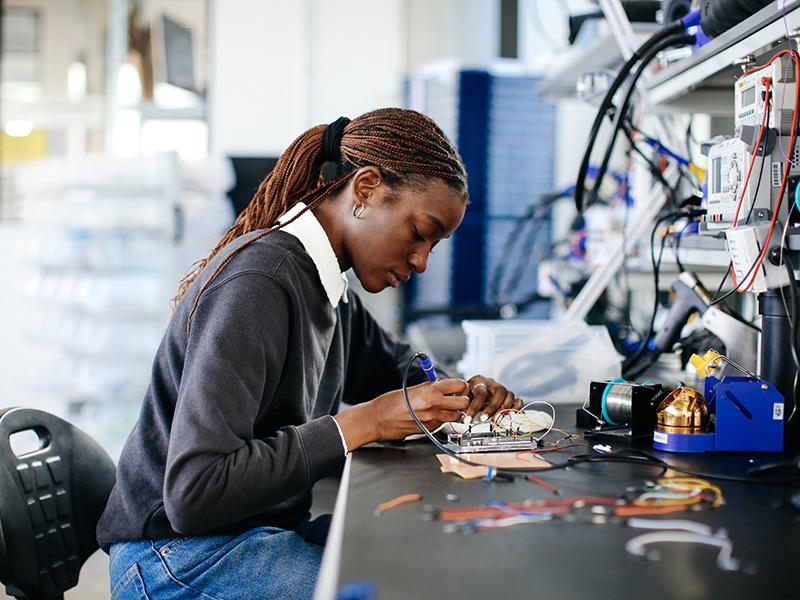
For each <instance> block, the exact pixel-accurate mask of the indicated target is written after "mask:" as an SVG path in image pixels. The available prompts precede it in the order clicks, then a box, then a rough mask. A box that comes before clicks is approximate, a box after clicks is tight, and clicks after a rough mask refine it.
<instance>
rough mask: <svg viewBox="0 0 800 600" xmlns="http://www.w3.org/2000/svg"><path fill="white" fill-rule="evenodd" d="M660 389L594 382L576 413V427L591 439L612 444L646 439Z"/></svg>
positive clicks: (650, 386)
mask: <svg viewBox="0 0 800 600" xmlns="http://www.w3.org/2000/svg"><path fill="white" fill-rule="evenodd" d="M661 392H662V389H661V386H660V385H658V384H654V383H645V384H642V385H638V384H635V383H628V382H627V381H624V380H622V379H614V380H612V381H602V382H598V381H593V382H592V383H591V385H590V386H589V396H588V397H587V399H586V402H584V404H583V406H582V407H581V408H579V409H578V411H577V413H576V422H577V424H578V426H579V427H584V428H586V432H585V435H587V436H591V438H592V439H607V440H612V441H615V442H633V441H637V440H649V439H650V438H651V437H652V435H653V428H654V427H655V423H656V406H658V402H659V399H660V397H661Z"/></svg>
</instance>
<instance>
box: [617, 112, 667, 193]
mask: <svg viewBox="0 0 800 600" xmlns="http://www.w3.org/2000/svg"><path fill="white" fill-rule="evenodd" d="M622 131H623V132H624V133H625V137H626V138H627V139H628V142H629V143H630V145H631V150H633V151H634V152H636V154H638V155H639V156H640V157H641V158H642V159H643V160H644V161H645V163H647V166H648V167H649V171H650V174H651V175H652V176H653V177H654V178H655V179H656V181H658V182H659V183H660V184H661V185H662V186H663V187H664V190H665V191H666V192H667V196H668V197H669V201H670V204H672V206H673V207H675V208H677V207H678V202H677V200H676V199H675V189H674V188H673V187H672V186H671V185H670V184H669V181H667V179H666V177H664V174H663V173H662V172H661V169H660V168H659V167H658V165H657V164H656V163H655V162H654V161H653V160H652V159H651V158H650V157H649V156H647V155H646V154H645V153H644V152H643V151H642V149H641V148H639V146H638V145H637V144H636V141H635V140H634V139H633V132H632V130H631V127H630V125H628V126H625V125H624V124H623V127H622Z"/></svg>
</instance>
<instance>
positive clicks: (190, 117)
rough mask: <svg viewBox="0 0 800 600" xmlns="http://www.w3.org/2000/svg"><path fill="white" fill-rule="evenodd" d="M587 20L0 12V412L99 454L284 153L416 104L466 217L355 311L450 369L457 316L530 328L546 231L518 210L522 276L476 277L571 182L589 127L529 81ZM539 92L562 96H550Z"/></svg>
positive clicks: (136, 0) (272, 9)
mask: <svg viewBox="0 0 800 600" xmlns="http://www.w3.org/2000/svg"><path fill="white" fill-rule="evenodd" d="M596 10H597V7H596V6H595V5H593V4H592V3H591V2H580V1H574V2H558V1H550V0H536V1H533V0H531V1H523V0H520V1H499V0H435V1H425V0H385V1H382V2H370V1H368V0H346V1H343V2H327V1H324V0H303V1H294V0H286V1H278V0H272V1H256V0H225V1H224V2H223V1H221V0H5V1H4V2H3V4H2V49H1V50H0V60H1V61H2V69H0V73H1V74H2V79H1V80H0V99H1V100H2V113H0V117H1V119H2V131H0V192H1V194H0V280H1V281H2V282H3V283H2V294H0V332H2V333H1V334H0V339H2V345H1V349H0V352H1V353H2V354H0V381H2V386H0V387H1V388H2V390H3V399H2V403H3V404H4V405H27V406H36V407H39V408H43V409H44V410H48V411H51V412H54V413H56V414H58V415H61V416H64V417H66V418H68V419H69V420H71V421H72V422H74V423H76V424H78V425H79V426H81V427H83V428H84V429H86V430H87V431H89V433H91V434H92V435H93V436H94V437H95V438H96V439H98V440H100V441H101V443H102V444H103V445H104V446H105V447H106V448H107V449H108V450H109V452H111V454H112V456H116V455H117V454H118V452H119V449H120V448H121V445H122V443H123V442H124V439H125V436H126V435H127V432H128V431H129V430H130V427H131V426H132V423H133V421H134V420H135V418H136V415H137V413H138V406H139V403H140V401H141V398H142V394H143V391H144V388H145V386H146V384H147V381H148V374H149V368H150V364H151V361H152V357H153V354H154V351H155V349H156V347H157V345H158V343H159V340H160V336H161V334H162V332H163V329H164V327H165V324H166V321H167V320H168V319H169V317H170V311H171V309H170V304H169V301H170V299H171V298H172V296H173V294H174V292H175V290H176V286H177V282H178V280H179V278H180V276H181V275H182V274H183V273H184V272H185V271H186V270H187V268H188V267H189V266H190V265H191V264H192V263H193V262H194V261H195V260H197V259H198V258H201V257H202V256H204V255H206V254H207V252H208V251H209V250H210V248H211V247H213V246H214V244H215V242H216V241H217V240H218V238H219V237H220V236H221V234H222V233H223V232H224V231H225V229H226V228H227V227H228V226H229V225H230V224H231V223H232V221H233V219H234V218H235V216H236V214H237V213H238V211H240V210H241V209H242V208H243V207H244V206H245V205H246V204H247V202H248V201H249V200H250V198H251V196H252V194H253V192H254V191H255V188H256V187H257V185H258V183H259V181H260V180H261V179H262V178H263V177H264V175H266V173H267V172H268V171H269V170H270V169H271V168H272V166H273V165H274V162H275V160H276V159H277V157H278V156H279V155H280V153H281V151H282V150H283V148H284V147H285V146H286V145H288V143H289V142H290V141H291V140H292V139H293V138H294V137H295V136H296V135H298V134H299V133H300V132H302V131H303V130H305V129H307V128H308V127H310V126H312V125H315V124H319V123H326V122H331V121H333V120H334V119H336V118H337V117H338V116H340V115H347V116H351V117H353V116H356V115H358V114H360V113H363V112H366V111H368V110H371V109H374V108H377V107H381V106H405V107H412V108H416V109H418V110H422V111H424V112H426V113H427V114H429V115H430V116H432V117H433V118H434V119H435V120H436V121H437V122H438V123H439V124H440V125H441V126H442V127H443V128H444V129H445V131H446V132H447V133H448V134H449V135H450V136H451V137H452V138H453V139H454V141H456V143H457V144H458V146H459V149H460V151H461V152H462V154H463V155H464V157H465V160H466V161H467V164H468V168H469V169H470V177H471V180H470V187H471V193H472V205H471V209H470V210H471V212H470V214H469V215H468V218H467V219H466V220H465V223H464V225H463V227H462V229H461V230H460V231H459V234H458V235H457V236H456V237H455V238H454V240H452V241H450V242H449V243H448V244H442V246H443V247H442V248H441V249H438V248H437V254H436V255H434V257H433V259H432V261H431V265H430V268H429V273H428V274H426V275H425V276H424V277H423V278H421V279H419V280H415V281H412V282H411V284H410V285H407V286H406V287H405V288H404V289H402V290H399V291H398V290H388V291H386V292H383V293H381V294H378V295H374V296H371V295H368V296H369V297H368V298H367V301H368V303H369V306H370V307H371V309H372V310H373V312H374V313H375V314H376V316H377V317H378V319H379V320H380V321H381V322H382V323H383V324H384V325H385V326H386V327H388V328H390V329H392V330H393V331H395V332H397V333H401V334H406V335H411V336H412V337H413V336H415V335H416V336H417V337H418V339H417V341H418V343H419V344H428V345H433V346H436V348H433V349H434V350H438V353H439V355H441V360H443V361H444V362H449V363H450V364H454V363H455V362H456V361H457V360H458V359H459V358H460V356H461V354H462V353H463V350H464V337H463V333H461V330H460V327H458V325H457V323H458V321H459V320H460V318H462V317H469V316H486V315H489V316H497V314H496V313H497V307H498V306H500V304H503V303H504V302H505V301H507V300H514V299H520V300H521V303H522V302H523V301H525V300H526V299H528V298H529V297H533V299H534V301H528V302H527V304H525V305H524V306H523V307H522V312H523V313H524V314H530V315H533V316H547V315H548V314H549V313H550V311H551V307H550V304H551V302H550V301H549V300H541V299H540V298H539V296H538V295H537V285H538V284H537V271H536V267H537V261H538V260H539V258H541V257H543V256H545V255H546V254H547V250H548V247H549V244H550V243H551V241H552V240H553V239H554V238H553V236H554V233H553V230H552V227H553V225H554V223H555V221H557V218H554V217H553V215H557V214H558V213H557V212H555V213H553V212H547V214H544V213H543V214H542V215H540V217H541V218H540V219H539V221H540V224H539V225H538V226H537V231H536V232H535V235H531V236H529V237H530V240H529V242H528V246H529V247H528V248H527V249H526V248H523V249H522V252H523V253H525V254H526V257H525V260H520V261H518V262H519V264H516V263H513V261H512V262H509V264H508V268H507V269H506V272H505V273H503V272H500V273H498V272H497V271H498V267H497V263H498V257H499V256H500V255H501V254H503V253H504V244H505V242H506V241H507V239H508V238H509V234H513V233H514V232H513V231H512V230H513V228H514V223H515V219H516V218H517V217H519V216H520V215H522V214H523V213H525V211H527V210H528V209H529V207H530V206H531V205H532V203H535V202H536V201H538V199H539V198H541V197H542V196H543V195H545V194H547V193H550V192H552V191H553V190H556V189H557V188H559V187H563V186H565V185H567V184H568V183H569V182H570V180H571V178H573V177H574V171H575V169H576V167H577V160H578V158H577V155H578V154H579V152H580V150H581V148H582V145H583V143H584V138H585V135H586V134H585V130H586V128H587V123H588V122H590V119H591V118H592V116H593V111H592V108H591V107H590V106H587V105H585V104H583V103H581V102H579V101H577V100H574V99H572V98H571V96H573V89H574V81H573V82H572V86H573V87H572V88H570V85H571V84H570V82H569V81H568V80H562V79H563V77H562V76H561V75H558V76H555V77H551V78H550V80H548V79H547V74H548V73H549V72H551V71H552V70H553V68H554V67H556V66H558V65H559V64H561V63H560V62H559V61H561V62H563V54H564V52H565V50H575V49H577V48H579V47H580V46H581V45H582V44H583V45H586V44H589V43H591V41H592V40H593V39H594V38H596V36H598V35H600V32H599V29H602V27H601V24H600V23H598V22H597V21H595V22H593V23H590V25H591V26H585V27H584V28H583V29H584V31H583V32H582V33H581V35H582V36H583V38H585V39H584V40H583V41H581V39H578V40H577V41H575V40H574V39H573V40H572V44H573V45H570V39H569V38H570V21H569V15H570V14H572V13H582V12H592V11H596ZM573 28H574V25H573ZM573 33H574V32H573ZM612 59H613V57H612ZM566 77H567V78H568V77H569V74H567V75H566ZM543 81H544V82H545V83H547V82H548V81H549V85H550V87H553V85H556V86H561V87H562V88H563V89H565V90H568V92H567V93H565V94H564V97H563V98H557V101H556V100H555V99H554V96H553V95H552V94H550V95H549V96H547V95H545V94H544V93H543V91H542V90H541V89H540V87H541V84H542V82H543ZM540 250H541V251H540ZM500 270H501V271H502V269H500ZM454 282H456V283H454ZM421 320H422V322H424V323H426V326H425V327H419V323H420V321H421ZM415 324H416V326H415ZM409 328H410V329H409ZM439 330H441V332H442V333H440V334H437V335H432V336H431V335H429V336H428V338H430V339H422V337H421V336H422V334H421V333H420V332H421V331H426V332H430V331H439ZM448 332H449V333H448Z"/></svg>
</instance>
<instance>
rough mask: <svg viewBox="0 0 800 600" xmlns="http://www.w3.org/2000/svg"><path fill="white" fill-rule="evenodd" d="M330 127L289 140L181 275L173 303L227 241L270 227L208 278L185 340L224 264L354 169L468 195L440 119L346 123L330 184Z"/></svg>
mask: <svg viewBox="0 0 800 600" xmlns="http://www.w3.org/2000/svg"><path fill="white" fill-rule="evenodd" d="M325 128H326V125H318V126H316V127H312V128H311V129H309V130H308V131H306V132H305V133H303V134H301V135H300V136H299V137H298V138H297V139H296V140H294V141H293V142H292V143H291V145H290V146H289V147H288V148H287V149H286V150H285V151H284V152H283V154H281V156H280V158H279V159H278V162H277V164H276V165H275V168H274V169H273V170H272V172H271V173H270V174H269V175H267V176H266V177H265V178H264V180H263V181H262V182H261V184H260V185H259V187H258V190H257V191H256V193H255V195H254V196H253V199H252V200H251V201H250V203H249V204H248V206H247V208H246V209H245V210H244V211H243V212H242V213H241V214H240V215H239V217H238V218H237V219H236V221H235V223H234V224H233V225H232V226H231V228H230V229H228V231H227V232H226V233H225V235H224V236H223V237H222V239H221V240H220V241H219V243H218V244H217V245H216V247H215V248H214V249H213V250H212V251H211V254H210V255H209V256H208V257H206V258H204V259H202V260H199V261H197V262H196V263H195V264H194V265H192V267H191V268H190V270H189V272H188V273H187V274H186V275H185V276H184V277H183V279H182V280H181V283H180V286H179V287H178V292H177V294H176V296H175V298H173V306H175V305H177V303H178V302H179V301H180V300H181V299H182V298H183V297H184V296H185V295H186V292H187V290H188V289H189V286H191V284H192V283H193V282H194V281H195V280H196V279H197V278H198V277H199V275H200V273H202V272H203V270H204V269H205V268H206V266H207V265H208V263H209V262H210V261H211V260H212V259H213V258H214V257H215V256H216V255H217V254H219V252H220V251H221V250H222V249H223V248H224V247H225V246H227V245H228V244H230V243H231V242H232V241H233V240H235V239H236V238H238V237H239V236H241V235H244V234H246V233H249V232H251V231H256V230H259V229H264V230H265V231H263V232H261V233H259V234H258V235H256V236H254V237H252V238H250V239H249V240H248V241H247V242H245V243H243V244H240V245H239V246H237V247H236V248H234V249H233V250H232V251H231V252H229V253H228V254H227V255H226V256H225V258H224V259H223V260H222V261H221V262H220V263H219V265H217V267H216V268H215V269H214V271H213V272H212V273H211V275H210V276H209V277H208V278H207V279H206V281H205V282H204V283H203V286H202V287H201V288H200V291H199V292H198V293H197V296H196V297H195V300H194V303H193V305H192V308H191V310H190V312H189V316H188V318H187V321H186V337H187V340H188V337H189V332H190V327H191V320H192V316H193V315H194V313H195V310H197V306H198V304H199V303H200V297H201V296H202V294H203V292H204V291H205V290H206V289H207V288H208V286H209V285H210V284H211V282H212V281H213V280H214V278H215V277H216V276H217V274H218V273H219V272H220V271H221V270H222V268H223V267H224V266H225V265H226V264H227V263H228V262H229V261H230V260H231V259H232V258H233V257H234V256H236V254H238V253H239V252H241V251H242V250H243V249H244V248H245V247H247V246H248V245H250V244H252V243H253V242H255V241H257V240H260V239H262V238H264V237H266V236H268V235H270V234H271V233H274V232H275V231H278V230H279V229H280V228H281V227H283V226H284V225H286V224H288V223H290V222H292V221H294V220H295V219H297V218H299V217H300V216H301V215H302V214H303V213H304V212H306V211H307V210H312V209H313V208H315V207H316V206H318V205H319V204H320V203H321V202H322V201H323V200H324V199H325V198H327V197H329V196H331V195H332V194H334V193H336V192H338V191H340V190H341V189H343V188H344V187H345V186H346V185H347V183H348V181H350V179H351V178H352V176H353V174H354V172H355V170H356V169H359V168H361V167H365V166H369V165H372V166H376V167H378V168H379V169H380V171H381V173H382V174H383V177H384V180H385V182H386V184H387V185H388V186H389V187H392V188H395V187H402V186H407V185H411V186H415V185H422V184H424V179H425V178H429V177H438V178H440V179H442V180H444V181H445V183H447V184H448V185H449V186H450V187H451V188H453V189H455V190H456V191H458V192H460V193H462V194H463V195H464V198H465V199H466V195H467V174H466V170H465V169H464V164H463V163H462V161H461V157H460V156H459V155H458V152H457V151H456V149H455V148H454V147H453V145H452V143H451V142H450V140H448V139H447V136H445V134H444V133H443V132H442V130H441V129H440V128H439V127H438V126H437V125H436V123H434V122H433V121H432V120H431V119H430V118H428V117H426V116H425V115H423V114H422V113H418V112H416V111H412V110H405V109H400V108H382V109H379V110H375V111H372V112H369V113H366V114H364V115H361V116H360V117H357V118H355V119H354V120H352V121H351V122H350V123H348V124H347V126H346V127H345V128H344V133H343V135H342V139H341V143H340V151H341V160H340V165H341V168H340V173H346V174H345V175H344V176H340V177H339V179H335V180H334V181H332V182H330V183H327V184H325V183H323V181H322V163H323V159H322V156H321V152H322V138H323V134H324V132H325ZM297 202H303V203H304V204H306V205H307V208H305V209H304V210H303V211H301V212H300V213H299V214H297V215H296V216H295V217H294V218H292V219H291V220H289V221H286V222H284V223H282V224H278V226H277V227H276V226H275V225H276V223H277V221H278V218H279V217H280V216H281V215H282V214H284V213H285V212H286V211H287V210H289V209H290V208H291V207H292V206H294V205H295V204H296V203H297Z"/></svg>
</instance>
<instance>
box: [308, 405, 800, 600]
mask: <svg viewBox="0 0 800 600" xmlns="http://www.w3.org/2000/svg"><path fill="white" fill-rule="evenodd" d="M563 414H568V411H564V413H563ZM573 414H574V413H573ZM579 442H580V443H582V444H586V446H585V447H580V448H570V449H566V450H564V451H563V452H557V453H551V454H547V455H544V458H547V459H548V460H550V461H551V462H554V463H558V462H562V461H563V460H564V458H565V457H566V456H568V455H569V453H572V452H577V453H583V452H586V451H587V449H589V448H590V447H591V445H592V444H591V443H588V442H584V441H583V440H579ZM435 454H436V449H435V448H434V446H433V445H432V444H430V443H429V442H427V441H418V442H410V443H405V444H397V445H391V444H383V445H379V446H376V445H373V446H368V447H365V448H362V449H360V450H358V451H356V452H355V453H354V454H353V456H352V460H351V464H350V465H348V467H347V468H346V476H345V477H344V478H343V480H342V486H346V489H345V490H344V491H345V492H346V496H347V497H346V500H345V499H344V495H345V494H341V495H340V501H339V502H338V503H337V507H336V513H337V515H335V517H334V521H336V519H337V517H338V519H339V535H338V536H337V535H336V534H335V533H334V535H332V538H331V539H330V540H329V545H334V546H335V547H334V548H333V549H330V548H329V549H328V550H326V553H327V552H329V551H330V553H331V554H333V555H336V554H340V555H339V556H333V557H330V559H329V560H326V561H325V563H324V564H323V570H328V571H331V570H332V571H333V579H331V581H333V582H335V583H334V585H335V589H342V588H343V587H344V586H346V585H347V584H348V583H351V582H354V581H367V582H371V583H372V584H374V585H375V586H376V588H377V592H378V593H377V598H379V599H381V600H389V599H394V598H403V599H408V598H552V599H558V598H589V597H596V598H637V599H641V598H648V599H653V598H681V599H688V598H726V599H727V598H800V513H798V512H797V511H796V510H795V509H794V508H793V507H792V506H791V505H790V504H789V502H788V498H789V496H790V495H791V494H792V493H797V491H798V487H799V486H797V485H795V486H765V485H753V484H744V483H726V482H721V483H719V482H717V483H719V485H720V487H721V488H722V490H723V493H724V495H725V498H726V504H725V506H723V507H721V508H718V509H716V510H706V511H688V512H681V513H675V514H672V515H666V516H664V517H654V518H663V519H690V520H692V521H697V522H701V523H705V524H708V525H710V526H712V527H713V528H714V529H715V530H716V529H719V528H724V529H726V530H727V531H728V533H729V536H730V538H731V540H732V541H733V556H734V557H735V558H738V559H740V560H741V561H742V563H743V565H744V570H745V571H747V572H726V571H722V570H720V569H719V568H718V567H717V564H716V557H717V553H718V550H717V549H716V548H712V547H708V546H700V545H695V544H677V543H676V544H659V545H658V546H657V548H658V550H659V552H660V555H661V558H660V560H658V561H651V560H646V559H643V558H637V557H634V556H631V555H629V554H628V553H627V552H626V551H625V543H626V541H627V540H629V539H631V538H633V537H635V536H637V535H639V534H642V533H646V530H643V529H632V528H630V527H627V526H626V525H625V524H624V520H620V521H621V522H613V519H612V520H611V522H608V523H606V524H589V523H571V522H564V521H561V520H554V521H552V522H546V523H535V524H523V525H518V526H515V527H510V528H504V529H496V530H491V531H484V532H480V533H473V534H464V533H460V532H459V533H445V532H444V531H443V523H442V522H439V521H432V520H429V519H430V517H429V516H428V517H427V518H426V515H427V513H426V510H425V508H426V505H434V506H452V507H455V506H477V505H482V504H485V503H487V502H489V501H491V500H495V499H497V500H501V501H522V500H526V499H528V498H532V499H544V498H553V497H554V496H553V495H552V494H550V492H548V491H547V490H545V489H544V488H542V487H541V486H539V485H537V484H535V483H532V482H528V481H524V480H517V481H515V482H513V483H505V482H498V481H492V482H487V481H483V480H463V479H460V478H458V477H456V476H455V475H445V474H443V473H441V472H440V470H439V463H438V461H437V459H436V457H435ZM654 454H655V455H657V456H659V457H661V458H664V459H666V460H668V461H671V462H672V463H673V464H675V465H680V466H684V467H686V468H691V469H695V470H703V471H714V472H721V473H727V474H732V475H741V474H743V473H744V472H745V470H746V469H747V468H749V467H752V466H755V465H759V464H765V463H770V462H775V461H776V460H778V459H780V456H776V455H774V454H761V455H752V456H751V455H742V454H736V455H734V454H728V455H704V456H697V455H692V456H688V455H676V454H668V453H655V452H654ZM676 474H677V473H676ZM658 475H659V470H657V469H653V468H649V467H642V466H637V465H628V464H590V465H580V466H576V467H572V468H570V469H569V470H563V471H552V472H547V473H543V474H542V475H541V477H542V478H543V479H545V480H546V481H548V482H550V483H552V484H554V485H555V486H556V487H557V488H559V490H560V492H561V495H562V496H565V497H571V496H586V495H604V496H615V497H617V496H619V495H621V494H622V493H623V492H625V490H626V488H627V487H628V486H637V487H641V486H642V484H643V482H644V481H645V480H648V479H654V478H656V477H657V476H658ZM412 492H420V493H421V494H422V495H423V500H422V502H417V503H413V504H406V505H402V506H399V507H397V508H395V509H393V510H391V511H389V512H386V513H384V514H383V515H381V516H378V517H376V516H374V511H375V508H376V506H377V505H378V504H379V503H381V502H384V501H386V500H390V499H392V498H395V497H397V496H399V495H401V494H408V493H412ZM447 494H456V495H457V496H458V497H459V500H458V502H457V503H453V502H451V501H448V500H447V499H446V495H447ZM342 517H343V518H344V522H343V524H342V523H341V519H342ZM334 529H335V527H334ZM339 536H340V539H336V538H337V537H339ZM337 544H340V546H337ZM327 558H328V557H326V559H327ZM328 575H329V576H330V575H331V573H330V572H329V573H328ZM330 595H331V593H330V591H328V592H327V594H326V593H325V592H324V590H323V591H321V590H319V589H318V594H317V597H318V598H324V597H326V596H328V597H330Z"/></svg>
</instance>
